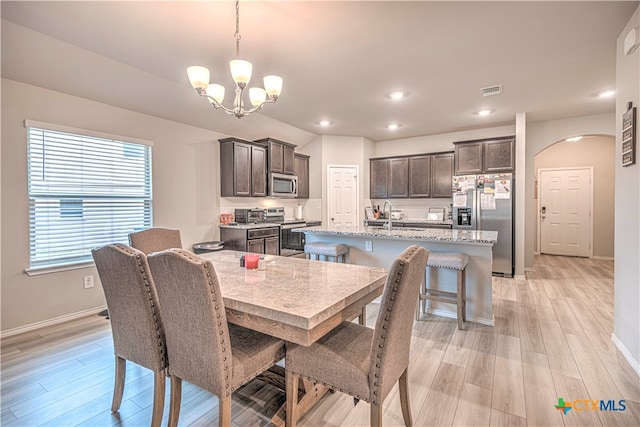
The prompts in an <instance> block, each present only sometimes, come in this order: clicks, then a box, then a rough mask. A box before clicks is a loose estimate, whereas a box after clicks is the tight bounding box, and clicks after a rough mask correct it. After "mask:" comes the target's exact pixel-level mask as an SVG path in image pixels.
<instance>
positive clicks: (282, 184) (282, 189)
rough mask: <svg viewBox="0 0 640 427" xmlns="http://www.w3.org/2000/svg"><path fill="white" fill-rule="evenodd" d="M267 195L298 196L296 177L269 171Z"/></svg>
mask: <svg viewBox="0 0 640 427" xmlns="http://www.w3.org/2000/svg"><path fill="white" fill-rule="evenodd" d="M269 196H270V197H298V177H297V176H295V175H285V174H282V173H270V174H269Z"/></svg>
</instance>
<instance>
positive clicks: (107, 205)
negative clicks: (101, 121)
mask: <svg viewBox="0 0 640 427" xmlns="http://www.w3.org/2000/svg"><path fill="white" fill-rule="evenodd" d="M24 127H25V129H26V133H25V139H26V142H27V144H26V151H27V165H26V169H27V203H28V211H29V213H28V221H29V224H28V233H29V255H28V257H29V267H28V268H26V269H25V270H24V271H25V273H26V274H27V275H30V276H33V275H40V274H46V273H51V272H59V271H65V270H73V269H78V268H86V267H91V266H93V265H94V263H93V259H92V257H91V252H90V249H89V248H88V247H87V244H91V242H90V241H87V239H88V238H87V237H85V236H80V237H77V236H76V237H75V238H76V239H77V242H78V243H84V249H82V250H80V251H78V252H77V255H72V256H70V257H64V256H52V257H51V258H49V259H46V258H40V259H38V257H37V256H36V257H35V260H34V256H35V253H36V251H37V248H36V247H35V245H36V244H37V239H38V238H37V237H35V236H36V234H35V232H36V229H37V222H38V219H37V216H38V215H42V213H40V214H38V213H37V210H38V209H40V208H39V207H38V206H37V200H38V199H40V200H41V201H42V200H44V203H50V202H51V200H52V199H55V198H59V205H58V215H59V218H58V220H59V221H60V226H62V227H64V224H63V223H64V222H65V221H69V222H70V223H72V222H74V221H76V222H77V221H81V222H82V227H81V229H82V230H83V233H81V234H84V230H85V224H86V221H87V216H85V215H86V212H87V206H88V205H89V204H90V203H91V202H92V199H99V200H101V201H102V204H101V205H100V204H99V205H94V206H93V207H91V208H92V209H94V213H98V214H100V215H102V214H104V213H107V214H108V215H107V216H108V217H109V219H107V220H105V222H103V223H102V227H104V225H107V226H111V227H112V229H110V232H111V233H114V234H122V231H120V232H116V231H113V226H114V225H116V226H117V225H118V224H120V225H121V226H122V225H125V226H126V223H127V222H128V219H127V220H121V221H118V220H117V219H116V220H114V218H113V217H112V214H113V213H117V212H118V209H122V210H121V211H120V212H121V213H125V214H126V213H128V211H129V210H131V211H132V212H134V213H136V214H137V215H140V219H139V220H138V221H137V224H135V227H134V228H132V229H131V230H130V232H132V231H136V230H140V229H143V228H148V227H152V226H153V186H152V183H153V145H154V144H153V141H149V140H145V139H140V138H134V137H129V136H121V135H115V134H110V133H105V132H98V131H92V130H86V129H80V128H75V127H70V126H64V125H57V124H52V123H45V122H39V121H35V120H25V121H24ZM31 129H37V130H38V131H40V130H42V131H44V132H58V133H64V134H68V135H66V136H67V137H68V139H69V141H72V140H73V139H74V138H75V139H76V140H78V141H80V142H79V144H81V146H82V150H77V151H75V152H74V153H73V154H77V155H78V156H79V157H80V158H79V159H75V160H77V162H76V163H81V164H84V162H85V161H86V159H85V158H84V156H85V154H84V153H85V151H84V147H85V146H88V147H90V148H91V149H92V150H93V151H91V153H93V154H94V155H95V154H96V153H97V151H98V150H99V147H102V146H101V145H100V146H99V144H107V145H109V144H113V145H112V146H111V147H108V148H107V149H108V150H110V151H109V153H111V152H117V151H116V150H117V148H118V147H122V151H123V157H126V155H125V154H126V153H127V152H129V153H131V146H129V145H127V144H136V145H143V146H145V147H139V148H137V149H136V151H137V152H139V153H141V154H142V156H143V159H142V160H141V161H139V163H142V164H141V165H134V166H132V167H133V169H132V170H135V171H139V172H140V175H139V176H138V179H137V180H136V181H137V187H136V188H138V194H137V195H136V194H133V195H132V194H126V193H125V192H124V191H123V188H122V185H120V186H118V184H117V183H113V186H111V187H109V186H101V187H99V188H100V189H102V190H103V191H104V189H109V190H111V191H105V192H104V193H102V194H99V195H98V196H97V197H96V196H94V195H89V194H87V193H86V191H87V190H85V189H84V188H82V186H78V187H77V188H73V187H72V190H74V191H75V192H73V191H72V192H70V193H68V194H63V195H62V196H61V195H60V194H58V193H57V192H56V191H52V192H49V193H47V191H49V190H48V189H47V190H44V191H42V190H41V189H40V191H38V188H37V187H38V183H36V184H33V183H32V177H33V174H34V165H33V164H32V161H33V160H32V156H33V151H32V148H31V144H32V143H33V140H32V137H31ZM47 136H49V137H50V136H51V134H50V135H47ZM47 136H44V137H43V141H44V142H46V141H47ZM85 138H86V140H85ZM91 139H94V141H90V140H91ZM49 142H51V141H49ZM123 144H125V145H123ZM40 159H41V161H42V162H44V160H45V159H46V157H45V154H42V156H41V157H40ZM57 161H58V163H57V165H58V166H64V163H63V161H62V162H61V161H60V160H57ZM112 161H113V160H112ZM71 164H72V162H70V165H71ZM107 165H108V163H105V168H104V169H95V167H94V168H92V169H89V170H88V173H87V174H85V173H84V170H83V171H81V172H78V174H77V176H78V177H82V178H81V180H82V182H84V179H85V178H84V177H87V179H91V178H92V177H93V179H94V180H95V179H96V177H97V176H98V175H99V174H100V173H101V171H103V172H106V171H108V170H110V167H112V166H107ZM94 166H95V162H94ZM42 167H44V166H42ZM35 168H40V166H38V165H36V166H35ZM126 170H127V169H126V167H125V166H123V167H122V170H121V172H126ZM43 171H44V169H43ZM38 172H39V170H38ZM43 173H44V172H43ZM116 173H117V172H112V174H116ZM52 182H54V185H55V180H53V179H52ZM43 184H44V186H45V187H47V186H48V185H49V183H48V182H47V181H46V180H44V181H42V182H41V183H40V185H41V186H42V185H43ZM72 185H73V184H72ZM119 187H120V188H119ZM34 188H35V190H34ZM118 191H120V192H118ZM122 200H127V201H128V203H129V204H131V205H133V207H131V206H129V205H126V206H119V207H116V208H114V207H113V206H112V203H113V202H116V203H117V201H122ZM105 201H106V202H105ZM74 205H77V206H74ZM138 205H139V206H138ZM46 215H49V216H51V217H52V218H54V217H55V213H52V212H47V213H46ZM69 227H74V225H72V224H69ZM76 227H77V224H76ZM86 227H87V228H86V229H87V230H88V231H92V230H93V231H99V229H100V227H101V226H100V225H88V226H86ZM70 229H71V228H70ZM73 230H74V231H77V230H78V228H73ZM70 234H71V233H70ZM114 237H115V236H114ZM47 238H50V237H49V235H47V236H46V237H45V238H44V239H47ZM44 239H43V240H44ZM120 239H122V238H120ZM71 240H73V239H71ZM89 240H93V239H89ZM114 240H117V241H118V242H120V243H128V242H123V241H120V240H118V239H115V238H114ZM66 241H67V242H68V241H69V240H66ZM47 243H49V242H46V241H45V244H47ZM108 243H116V241H113V242H108ZM100 244H102V243H99V244H98V246H99V245H100ZM104 244H107V242H104ZM85 252H86V254H85ZM34 261H35V262H34Z"/></svg>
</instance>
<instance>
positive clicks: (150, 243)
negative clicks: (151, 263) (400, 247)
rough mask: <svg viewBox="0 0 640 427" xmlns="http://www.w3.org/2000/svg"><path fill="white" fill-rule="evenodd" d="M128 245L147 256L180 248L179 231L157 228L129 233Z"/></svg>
mask: <svg viewBox="0 0 640 427" xmlns="http://www.w3.org/2000/svg"><path fill="white" fill-rule="evenodd" d="M129 244H130V245H131V246H132V247H134V248H136V249H138V250H141V251H142V252H144V253H145V254H147V255H149V254H150V253H152V252H159V251H163V250H165V249H169V248H182V240H181V239H180V230H171V229H168V228H157V227H156V228H148V229H146V230H142V231H137V232H135V233H129Z"/></svg>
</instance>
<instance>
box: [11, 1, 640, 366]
mask: <svg viewBox="0 0 640 427" xmlns="http://www.w3.org/2000/svg"><path fill="white" fill-rule="evenodd" d="M634 27H640V7H639V8H638V9H636V11H635V12H634V14H633V16H632V17H631V19H630V20H629V22H628V23H627V25H626V27H625V29H624V30H623V31H622V33H620V36H619V37H618V42H617V46H616V49H617V51H616V52H617V53H616V58H617V59H616V92H617V95H616V114H615V117H616V119H615V126H616V213H615V215H616V229H615V236H616V242H615V254H616V262H615V277H614V313H613V335H614V337H613V339H614V342H615V343H616V345H617V346H618V348H620V350H621V351H622V352H623V353H624V354H625V356H626V357H627V359H628V360H630V361H631V364H632V365H633V366H634V368H635V369H636V372H638V373H639V374H640V333H639V332H638V331H640V194H639V187H640V156H639V155H638V149H640V137H639V136H638V131H640V129H639V127H640V125H636V126H637V128H636V164H635V165H632V166H628V167H622V165H621V162H620V159H621V146H622V141H621V138H620V136H621V132H622V121H621V117H622V114H623V113H624V112H625V111H626V109H627V108H626V104H627V102H633V105H634V106H635V107H637V109H638V110H640V49H638V50H636V52H635V53H634V54H633V55H624V54H623V53H622V42H623V40H624V38H625V36H626V35H627V34H628V32H629V30H630V29H631V28H634ZM638 121H640V112H638V111H637V112H636V123H638ZM3 252H4V251H3Z"/></svg>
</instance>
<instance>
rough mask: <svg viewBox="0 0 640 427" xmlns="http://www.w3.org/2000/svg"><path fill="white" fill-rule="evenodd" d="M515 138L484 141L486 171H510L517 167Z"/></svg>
mask: <svg viewBox="0 0 640 427" xmlns="http://www.w3.org/2000/svg"><path fill="white" fill-rule="evenodd" d="M514 142H515V140H514V139H513V138H508V139H498V140H494V141H485V143H484V171H485V172H508V171H513V170H514V169H515V165H514V158H515V153H514V148H515V144H514Z"/></svg>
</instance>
